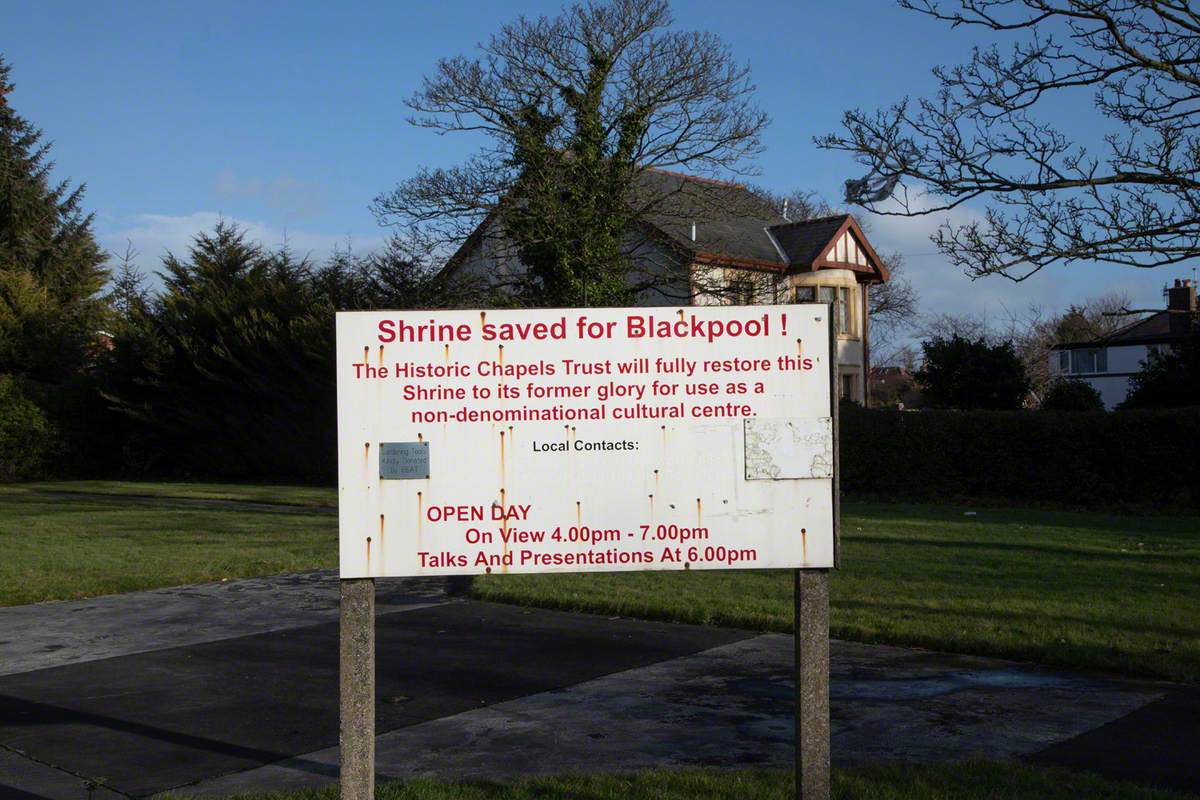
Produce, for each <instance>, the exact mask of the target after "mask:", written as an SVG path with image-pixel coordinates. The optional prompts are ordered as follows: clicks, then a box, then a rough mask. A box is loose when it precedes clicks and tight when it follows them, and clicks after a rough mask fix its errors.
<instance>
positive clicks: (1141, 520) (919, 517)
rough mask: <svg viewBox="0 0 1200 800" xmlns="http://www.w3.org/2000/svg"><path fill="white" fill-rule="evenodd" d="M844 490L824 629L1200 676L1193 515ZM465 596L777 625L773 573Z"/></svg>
mask: <svg viewBox="0 0 1200 800" xmlns="http://www.w3.org/2000/svg"><path fill="white" fill-rule="evenodd" d="M966 510H967V509H964V508H955V507H941V506H903V505H885V504H865V503H846V504H845V505H844V516H843V526H842V531H843V535H842V545H843V547H842V554H843V557H842V565H843V566H842V569H841V570H839V571H838V572H836V573H835V574H834V576H833V579H832V590H833V596H832V612H831V628H832V632H833V635H834V636H837V637H840V638H844V639H853V640H857V641H865V642H887V643H892V644H909V645H917V646H921V647H928V648H932V649H936V650H944V651H949V652H957V653H976V654H981V655H992V656H1002V657H1009V658H1015V659H1021V660H1029V661H1036V662H1040V663H1044V664H1052V665H1057V666H1063V667H1071V668H1083V669H1099V670H1111V671H1115V672H1122V673H1126V674H1131V675H1142V676H1149V677H1160V678H1168V679H1174V680H1181V681H1187V682H1192V683H1195V682H1200V518H1196V517H1166V516H1146V517H1135V516H1114V515H1109V514H1103V515H1101V514H1083V513H1075V512H1056V511H1044V510H1027V509H1001V508H981V509H979V510H978V512H977V516H971V517H968V516H964V511H966ZM475 593H476V595H477V596H478V597H480V598H483V599H488V600H495V601H500V602H509V603H524V604H530V605H539V606H548V607H553V608H563V609H574V610H583V611H592V612H597V613H604V614H620V615H623V616H636V617H648V618H655V619H666V620H675V621H682V622H694V623H701V624H718V625H731V626H737V627H746V628H751V629H756V630H771V631H790V630H791V627H792V577H791V574H790V573H789V572H786V571H783V572H781V571H723V572H700V571H698V572H663V573H658V572H640V573H607V574H604V573H593V574H573V575H536V576H535V575H509V576H488V577H486V578H481V579H478V580H476V582H475Z"/></svg>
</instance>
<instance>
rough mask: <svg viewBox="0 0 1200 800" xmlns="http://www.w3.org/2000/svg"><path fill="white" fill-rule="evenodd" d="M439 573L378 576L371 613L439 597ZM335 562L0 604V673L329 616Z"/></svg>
mask: <svg viewBox="0 0 1200 800" xmlns="http://www.w3.org/2000/svg"><path fill="white" fill-rule="evenodd" d="M444 583H445V582H444V581H443V580H442V579H430V578H408V579H386V580H384V579H381V580H379V581H378V582H377V589H376V593H377V597H378V601H377V602H376V613H377V614H388V613H393V612H396V611H404V610H406V609H407V610H411V609H413V608H419V607H422V606H423V605H428V604H431V603H439V602H443V601H444V600H445V597H444V595H443V592H442V587H443V585H444ZM337 615H338V578H337V571H336V570H331V569H327V570H316V571H313V572H300V573H289V574H286V575H271V576H267V577H262V578H248V579H244V580H236V581H222V582H219V583H204V584H197V585H192V586H176V587H172V588H167V589H158V590H155V591H149V592H132V593H130V594H118V595H106V596H103V597H94V598H90V599H87V600H72V601H66V602H54V603H33V604H31V605H24V606H12V607H9V608H0V675H12V674H16V673H19V672H28V671H30V670H35V669H45V668H48V667H56V666H61V665H63V664H72V663H78V662H83V661H92V660H95V659H100V658H112V657H114V656H122V655H129V654H131V653H144V652H149V651H152V650H162V649H164V648H168V647H180V646H183V645H190V644H199V643H201V642H209V641H216V640H218V639H231V638H234V637H238V636H246V635H250V634H256V633H265V632H267V631H277V630H285V629H287V628H295V627H301V626H305V625H313V624H316V623H320V622H328V621H331V620H336V619H337Z"/></svg>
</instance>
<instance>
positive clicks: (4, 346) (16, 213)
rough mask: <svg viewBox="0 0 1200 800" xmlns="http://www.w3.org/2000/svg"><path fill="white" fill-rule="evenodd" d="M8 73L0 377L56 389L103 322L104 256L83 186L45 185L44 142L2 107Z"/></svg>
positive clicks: (2, 78)
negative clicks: (86, 206)
mask: <svg viewBox="0 0 1200 800" xmlns="http://www.w3.org/2000/svg"><path fill="white" fill-rule="evenodd" d="M9 72H10V67H9V66H8V64H7V63H6V62H5V61H4V60H3V58H2V57H0V375H3V374H9V375H16V376H19V377H22V378H25V379H30V380H33V381H37V382H41V383H46V384H60V383H63V382H65V381H68V380H69V379H70V378H71V377H72V376H75V375H77V374H78V373H79V371H80V369H81V368H82V367H83V365H84V364H85V363H86V362H87V360H88V358H89V354H90V353H91V352H93V348H94V346H95V342H96V338H97V333H98V331H99V330H100V328H101V326H102V324H103V320H104V315H105V310H106V304H105V301H104V298H103V297H102V296H101V291H102V289H103V288H104V283H105V281H106V279H107V277H108V272H107V270H106V269H105V268H104V263H105V261H106V255H105V253H104V251H102V250H101V249H100V247H99V246H98V245H97V244H96V240H95V237H94V236H93V234H92V216H91V215H90V214H87V213H85V212H84V211H83V209H82V201H83V192H84V186H83V185H79V186H75V187H72V186H71V185H70V183H69V182H68V181H59V182H54V181H52V180H51V177H50V172H51V169H52V168H53V162H51V161H50V160H49V151H50V144H49V143H48V142H46V141H44V140H43V138H42V132H41V131H40V130H38V129H37V128H36V127H34V126H33V125H32V124H31V123H30V122H28V121H27V120H25V119H23V118H22V117H20V116H19V115H18V114H17V113H16V111H15V110H14V109H13V108H12V106H11V105H10V103H9V96H10V94H11V93H12V90H13V84H12V83H11V82H10V81H9Z"/></svg>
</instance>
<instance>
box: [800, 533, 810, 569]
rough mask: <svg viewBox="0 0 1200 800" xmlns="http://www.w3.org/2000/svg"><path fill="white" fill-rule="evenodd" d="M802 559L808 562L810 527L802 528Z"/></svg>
mask: <svg viewBox="0 0 1200 800" xmlns="http://www.w3.org/2000/svg"><path fill="white" fill-rule="evenodd" d="M800 560H801V561H803V562H804V563H806V564H807V563H808V529H807V528H801V529H800Z"/></svg>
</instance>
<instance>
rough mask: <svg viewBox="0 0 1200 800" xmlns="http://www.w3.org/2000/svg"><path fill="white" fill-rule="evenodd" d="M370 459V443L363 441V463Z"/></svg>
mask: <svg viewBox="0 0 1200 800" xmlns="http://www.w3.org/2000/svg"><path fill="white" fill-rule="evenodd" d="M370 460H371V443H370V442H363V463H364V464H366V463H367V462H368V461H370Z"/></svg>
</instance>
